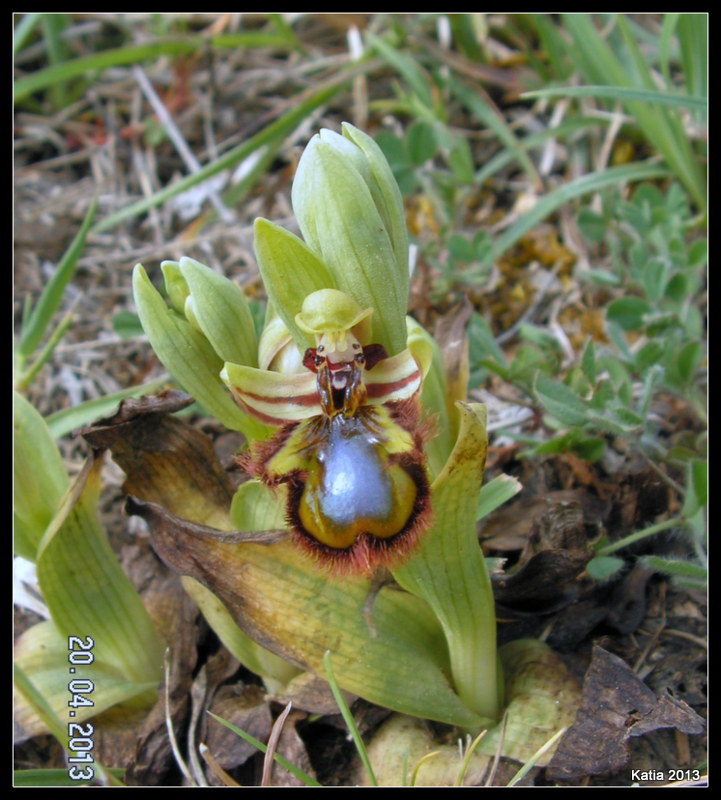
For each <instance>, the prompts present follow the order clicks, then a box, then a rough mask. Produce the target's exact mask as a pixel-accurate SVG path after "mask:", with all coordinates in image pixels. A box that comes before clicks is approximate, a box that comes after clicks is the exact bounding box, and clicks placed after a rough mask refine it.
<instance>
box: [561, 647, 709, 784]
mask: <svg viewBox="0 0 721 800" xmlns="http://www.w3.org/2000/svg"><path fill="white" fill-rule="evenodd" d="M658 728H676V729H678V730H679V731H681V732H682V733H687V734H698V733H701V732H702V731H703V728H704V722H703V720H702V719H701V717H699V716H698V714H696V712H695V711H693V709H691V708H690V707H689V706H688V705H686V703H684V702H683V701H681V700H676V699H674V698H672V697H671V696H670V695H662V696H661V697H660V698H657V697H656V695H655V694H654V692H653V691H651V689H649V688H648V686H646V685H645V684H644V683H643V682H642V681H641V680H640V679H639V678H638V677H637V676H636V675H635V674H634V672H633V670H632V669H631V668H630V667H629V666H628V665H627V664H626V663H625V662H624V661H622V660H621V659H620V658H618V657H617V656H614V655H613V654H611V653H609V652H607V651H606V650H604V649H603V648H601V647H598V646H596V647H595V648H594V650H593V657H592V659H591V664H590V666H589V668H588V670H587V672H586V677H585V680H584V684H583V693H582V700H581V708H580V709H579V712H578V715H577V716H576V721H575V722H574V723H573V725H572V726H571V728H570V729H569V730H568V732H567V733H566V735H565V736H564V737H563V739H562V740H561V742H560V743H559V746H558V749H557V751H556V754H555V755H554V757H553V760H552V761H551V763H550V764H549V766H548V767H547V770H546V774H547V776H548V777H549V778H550V779H551V780H558V781H574V780H577V779H579V778H583V777H585V776H588V775H605V774H613V773H615V772H618V771H619V770H620V769H622V768H623V767H624V765H625V764H626V762H627V760H628V756H629V753H628V745H627V741H628V739H629V737H632V736H642V735H644V734H646V733H649V732H650V731H653V730H656V729H658Z"/></svg>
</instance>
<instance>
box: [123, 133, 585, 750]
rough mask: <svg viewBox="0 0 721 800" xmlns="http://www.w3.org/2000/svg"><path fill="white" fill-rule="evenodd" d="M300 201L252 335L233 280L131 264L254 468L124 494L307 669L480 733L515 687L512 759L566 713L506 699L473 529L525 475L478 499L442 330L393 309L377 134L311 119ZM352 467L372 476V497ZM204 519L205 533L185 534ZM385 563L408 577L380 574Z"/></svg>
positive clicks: (173, 359) (173, 349)
mask: <svg viewBox="0 0 721 800" xmlns="http://www.w3.org/2000/svg"><path fill="white" fill-rule="evenodd" d="M293 206H294V210H295V213H296V215H297V217H298V221H299V224H300V228H301V231H302V233H303V235H304V241H302V240H301V239H299V238H298V237H296V236H294V235H292V234H290V233H288V232H287V231H285V230H283V229H282V228H280V227H278V226H277V225H275V224H273V223H271V222H268V221H266V220H258V221H257V222H256V226H255V231H256V240H255V250H256V256H257V259H258V264H259V267H260V271H261V275H262V277H263V279H264V283H265V287H266V289H267V292H268V297H269V307H268V312H269V313H268V316H267V320H266V326H265V329H264V331H263V333H262V334H261V336H260V339H259V341H258V344H257V346H256V345H255V332H254V327H253V324H252V320H251V318H250V314H249V313H248V311H247V309H245V308H244V304H245V300H244V298H243V296H242V294H241V293H240V292H239V290H238V289H237V288H236V287H235V286H234V285H233V284H232V283H231V282H230V281H228V280H227V279H225V278H221V277H219V276H218V275H217V274H215V273H213V272H212V271H211V270H209V269H208V268H206V267H204V266H203V265H201V264H199V263H198V262H195V261H193V260H192V259H187V258H185V259H181V260H180V262H177V263H176V262H166V263H165V264H164V265H163V272H164V276H165V282H166V291H167V295H168V299H169V301H170V307H168V305H167V304H166V302H165V301H164V300H163V298H162V297H161V295H160V294H159V293H158V292H157V291H156V290H155V289H154V288H153V287H152V285H151V284H150V281H149V280H148V277H147V275H146V273H145V271H144V270H143V269H142V267H140V266H138V267H137V268H136V272H135V278H134V291H135V300H136V304H137V307H138V312H139V316H140V319H141V321H142V323H143V327H144V329H145V331H146V333H147V334H148V337H149V339H150V341H151V343H152V345H153V347H154V349H155V351H156V353H157V354H158V356H159V357H160V358H161V360H162V361H163V363H164V364H165V366H166V367H167V368H168V370H169V371H170V372H171V373H172V374H173V375H174V376H175V377H176V380H177V381H178V382H179V384H180V385H181V386H182V387H183V388H184V389H185V390H186V391H188V392H189V393H190V394H191V395H192V396H194V397H195V398H196V399H197V400H199V402H200V403H201V405H202V406H203V407H204V408H205V409H207V410H208V411H210V412H211V413H214V414H215V415H216V416H218V418H219V419H221V420H222V421H223V422H224V423H225V424H226V425H227V426H228V427H231V428H233V429H235V430H240V431H242V432H243V433H244V434H245V435H246V437H247V438H248V440H249V441H250V443H251V449H250V451H249V453H248V454H246V455H245V456H243V458H242V464H243V465H244V466H245V467H246V469H247V470H248V471H249V472H250V473H251V475H253V476H254V478H255V479H254V480H251V481H248V482H247V483H244V484H242V485H241V486H240V488H239V489H238V490H237V492H236V493H235V496H234V498H233V501H232V504H231V506H230V508H228V507H222V506H219V507H217V508H215V510H214V511H213V512H212V515H209V514H208V511H206V512H204V517H203V518H202V519H200V518H198V517H197V516H196V517H193V516H192V514H197V510H196V511H193V510H192V509H188V508H184V506H183V503H182V502H181V500H182V498H181V500H179V501H177V502H175V503H174V504H172V505H171V507H170V508H168V507H167V506H166V508H165V509H160V508H158V507H155V506H151V505H150V504H147V503H141V502H137V501H133V503H132V510H133V511H134V512H135V513H140V514H142V515H143V516H144V517H145V518H146V519H147V520H148V521H149V522H150V524H151V528H152V529H153V535H154V542H155V546H156V549H157V550H158V552H159V554H160V555H161V557H163V558H164V559H165V560H166V561H167V563H169V565H170V566H173V567H175V568H176V569H179V570H180V571H181V572H183V573H185V574H186V575H192V576H193V577H194V578H196V579H197V580H199V581H200V582H201V583H202V584H204V585H205V587H207V589H209V590H210V591H211V592H213V593H214V594H215V595H217V597H218V598H219V599H220V600H221V601H222V605H223V606H224V608H225V610H226V613H228V614H229V615H230V616H232V617H233V618H234V619H235V621H236V622H237V624H238V625H239V626H240V627H241V628H242V629H243V630H244V631H245V633H246V634H247V635H248V636H249V637H250V638H251V639H254V640H255V641H256V643H257V646H259V647H262V648H263V650H264V651H266V650H269V651H271V652H275V653H277V654H278V655H281V656H282V657H285V658H287V659H288V660H289V661H291V662H292V663H295V664H300V665H302V666H303V667H304V668H305V669H307V670H310V671H314V672H316V673H318V674H321V675H322V674H323V673H324V658H325V653H326V651H330V652H331V654H332V658H333V663H334V669H335V674H336V678H337V680H338V684H339V685H340V686H341V687H342V688H344V689H346V690H348V691H351V692H354V693H356V694H360V695H361V696H363V697H365V698H367V699H369V700H371V701H373V702H376V703H379V704H381V705H385V706H388V707H390V708H392V709H396V710H398V711H402V712H404V713H408V714H413V715H416V716H419V717H427V718H431V719H438V720H441V721H445V722H448V723H451V724H455V725H457V726H459V727H461V728H463V729H465V730H473V731H475V732H476V733H477V732H478V731H479V730H480V729H481V728H483V727H492V728H495V727H496V726H497V724H498V720H499V718H500V715H501V713H502V710H503V708H504V707H506V704H507V702H510V709H511V710H510V712H509V713H510V714H511V717H512V718H514V719H515V722H514V723H513V724H512V727H513V729H514V733H513V735H511V736H510V738H509V739H508V742H510V743H511V744H510V745H509V747H511V748H512V749H513V748H516V749H517V748H521V749H522V751H523V752H524V753H526V752H528V750H527V749H523V748H525V747H526V746H527V745H526V737H525V733H528V731H529V730H533V731H535V734H536V735H538V736H540V737H543V741H545V739H546V738H548V735H550V732H551V731H550V730H549V729H548V725H551V726H552V727H553V729H554V730H556V729H557V727H561V726H562V724H565V723H563V722H562V719H566V717H565V715H566V713H567V711H568V710H569V709H567V707H566V705H565V704H564V703H562V704H561V705H560V706H558V705H555V709H556V711H554V713H551V714H550V716H549V717H548V719H545V720H543V721H542V722H541V721H532V722H529V721H523V720H522V716H523V715H522V713H521V711H520V708H521V706H522V702H521V700H520V699H519V693H520V694H523V693H524V692H525V691H526V689H527V690H528V691H533V690H532V688H531V687H526V688H524V689H521V687H520V685H519V686H515V687H514V688H513V689H512V691H511V692H510V695H509V697H507V698H505V699H504V693H505V690H504V681H503V677H502V673H501V671H500V667H499V663H500V662H499V660H498V658H497V653H496V644H495V639H496V634H495V611H494V604H493V596H492V593H491V588H490V582H489V579H488V575H487V572H486V568H485V563H484V559H483V556H482V554H481V551H480V550H479V548H478V543H477V539H476V527H475V526H476V519H477V515H478V513H479V508H480V509H481V511H482V513H487V512H488V510H490V509H492V508H495V507H496V506H497V505H498V503H500V502H503V501H504V500H506V499H508V496H509V492H508V489H509V487H510V488H511V494H512V493H513V492H515V491H516V490H517V488H518V487H517V485H514V484H513V482H512V481H506V482H505V483H504V482H503V481H502V480H501V481H496V482H494V483H493V485H489V487H488V490H487V491H486V492H485V493H484V494H483V495H482V496H481V493H480V489H481V485H480V484H481V474H482V466H483V462H484V460H485V452H486V443H487V437H486V433H485V414H484V409H483V408H482V407H480V406H477V405H472V404H466V403H465V402H463V401H464V399H465V384H464V382H463V381H459V380H456V379H454V380H448V379H447V377H446V373H445V370H444V368H443V365H442V362H441V359H440V354H439V351H438V348H437V345H436V344H435V342H434V341H433V340H432V339H431V337H430V336H429V335H428V334H427V333H426V332H425V331H424V330H423V329H422V328H421V327H420V326H419V325H418V324H417V323H415V322H414V321H412V320H407V319H406V316H405V311H406V303H407V292H408V269H407V248H408V245H407V238H406V230H405V220H404V215H403V210H402V201H401V196H400V193H399V191H398V188H397V185H396V183H395V181H394V179H393V177H392V175H391V171H390V169H389V167H388V164H387V162H386V160H385V158H384V157H383V155H382V153H381V151H380V149H379V148H378V146H377V145H376V144H375V143H374V142H373V141H372V140H371V139H370V138H369V137H368V136H366V135H365V134H363V133H362V132H360V131H359V130H357V129H355V128H353V127H352V126H350V125H344V126H343V135H342V136H339V135H338V134H335V133H331V132H330V131H324V132H322V133H321V135H320V136H318V137H315V138H314V139H313V140H312V141H311V143H310V144H309V145H308V147H307V148H306V151H305V153H304V155H303V158H302V159H301V162H300V164H299V167H298V172H297V176H296V179H295V183H294V185H293ZM349 221H352V224H350V222H349ZM460 366H461V374H462V373H463V369H462V365H460ZM226 386H227V387H228V388H230V390H231V393H232V397H234V398H235V400H236V401H237V402H236V403H233V402H232V400H231V395H229V394H228V392H227V388H226ZM421 387H422V388H421ZM419 402H420V403H421V404H422V408H423V413H424V414H425V415H433V417H434V418H435V419H436V427H437V431H438V433H437V435H436V436H435V437H433V438H429V437H428V434H425V433H423V430H424V427H423V426H422V425H421V426H420V427H418V426H416V425H415V424H409V421H413V420H416V419H417V414H418V413H419V412H418V411H417V410H416V409H417V406H416V404H417V403H419ZM274 430H275V431H276V432H275V433H274ZM334 437H335V438H334ZM348 448H350V449H351V451H352V452H351V453H348V452H346V451H347V450H348ZM377 464H384V465H385V466H384V467H383V469H382V470H380V471H379V470H377V469H376V465H377ZM359 471H360V472H359ZM363 476H365V477H363ZM184 477H185V479H186V480H187V476H184ZM362 478H363V479H362ZM365 478H368V479H371V478H372V481H373V482H374V483H373V485H375V483H377V484H378V486H377V487H376V488H377V491H373V492H370V493H366V491H365V489H366V488H367V483H366V481H365ZM131 480H132V478H131ZM174 494H175V495H176V496H177V495H180V494H182V492H178V491H177V489H176V492H175V493H174ZM144 496H145V497H146V499H151V497H152V493H151V495H150V496H149V494H148V492H147V491H144ZM166 496H167V492H166ZM479 503H480V505H479ZM284 508H285V512H284ZM169 512H170V513H169ZM184 514H188V515H189V516H187V517H186V519H185V520H183V519H182V518H181V517H182V516H183V515H184ZM211 516H212V520H213V522H212V524H213V526H214V527H215V528H216V529H217V530H215V531H211V530H210V529H209V528H207V527H203V528H202V529H200V528H198V526H197V523H199V522H200V523H202V524H203V525H204V526H207V525H208V524H209V520H210V519H211ZM279 529H280V531H281V532H282V531H283V530H285V531H286V532H287V533H288V534H289V535H286V536H282V535H281V536H280V537H279ZM171 540H172V542H173V543H174V544H173V545H172V546H170V542H171ZM263 541H265V542H266V544H265V545H264V546H263V545H261V544H259V543H260V542H263ZM298 545H300V546H298ZM191 553H192V554H193V555H191ZM191 564H195V565H196V566H197V569H196V568H195V567H193V566H191ZM385 570H390V572H391V573H392V576H393V578H394V580H395V582H396V583H397V584H398V585H399V586H400V587H402V588H403V589H404V591H402V592H399V591H392V590H388V589H385V588H382V583H381V582H380V579H382V577H383V574H384V571H385ZM209 619H210V622H211V624H214V619H213V617H212V616H211V617H209ZM537 644H538V643H534V644H533V646H532V648H531V649H533V648H535V647H536V645H537ZM538 646H540V647H542V648H543V647H544V646H543V645H540V644H538ZM533 652H534V653H535V652H536V651H535V650H533ZM533 657H534V658H535V657H536V656H535V655H534V656H533ZM503 659H504V656H503V654H502V653H501V660H503ZM509 663H510V664H511V665H510V666H509V675H510V674H512V673H513V672H514V668H513V665H512V663H511V662H509ZM509 685H511V684H509ZM554 704H555V701H554ZM513 709H516V711H515V712H514V710H513ZM556 712H559V713H560V717H559V716H558V714H557V713H556ZM556 723H558V725H557V727H554V726H556ZM536 725H539V726H540V727H538V728H536V727H535V726H536ZM493 740H494V737H493V736H489V737H488V741H489V742H492V741H493ZM488 746H489V747H490V746H493V745H490V744H489V745H488ZM533 749H535V748H533ZM533 749H532V750H531V752H532V751H533Z"/></svg>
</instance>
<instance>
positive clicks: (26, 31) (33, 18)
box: [13, 12, 41, 55]
mask: <svg viewBox="0 0 721 800" xmlns="http://www.w3.org/2000/svg"><path fill="white" fill-rule="evenodd" d="M40 17H41V15H40V14H38V13H37V12H34V13H32V14H23V16H22V18H21V19H20V21H19V22H18V24H17V25H16V26H15V28H14V30H13V55H17V54H18V53H19V52H20V51H21V50H22V49H23V47H25V42H27V40H28V39H29V38H30V35H31V34H32V32H33V30H34V29H35V26H36V25H37V24H38V22H39V21H40Z"/></svg>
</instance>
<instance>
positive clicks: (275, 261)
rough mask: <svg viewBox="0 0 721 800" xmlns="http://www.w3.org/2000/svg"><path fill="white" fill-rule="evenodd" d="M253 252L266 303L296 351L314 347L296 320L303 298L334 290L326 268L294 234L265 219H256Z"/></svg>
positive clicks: (333, 281) (336, 286) (334, 283)
mask: <svg viewBox="0 0 721 800" xmlns="http://www.w3.org/2000/svg"><path fill="white" fill-rule="evenodd" d="M253 231H254V249H255V257H256V260H257V261H258V269H259V270H260V274H261V277H262V278H263V284H264V286H265V290H266V292H267V293H268V300H269V301H270V303H271V304H272V306H273V308H274V310H275V312H276V313H277V315H278V316H279V317H280V318H281V319H282V320H283V322H284V323H285V326H286V328H288V330H289V331H290V334H291V336H292V337H293V341H294V342H295V344H296V346H297V348H298V350H300V352H301V353H303V352H304V351H305V350H306V348H308V347H314V346H315V342H314V341H313V337H312V336H309V335H308V334H307V333H305V332H304V331H303V330H302V329H301V328H299V327H298V325H297V323H296V321H295V317H296V315H297V314H298V313H300V310H301V308H302V307H303V301H304V300H305V298H306V297H307V296H308V295H309V294H312V293H313V292H316V291H318V290H320V289H337V288H338V285H337V282H336V280H335V278H334V277H333V275H332V273H331V271H330V270H329V269H328V267H327V266H326V265H325V264H324V263H323V262H322V261H321V259H320V258H319V257H318V256H317V255H316V254H314V253H313V252H312V251H311V250H310V249H309V248H308V246H307V245H306V244H305V243H304V242H303V241H301V240H300V239H299V238H298V237H297V236H295V235H294V234H292V233H290V232H288V231H286V230H284V229H283V228H281V227H280V226H279V225H276V224H275V223H273V222H269V221H268V220H267V219H262V218H260V219H256V221H255V224H254V228H253Z"/></svg>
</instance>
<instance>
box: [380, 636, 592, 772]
mask: <svg viewBox="0 0 721 800" xmlns="http://www.w3.org/2000/svg"><path fill="white" fill-rule="evenodd" d="M499 654H500V657H501V660H502V662H503V666H504V668H505V671H506V695H507V698H508V706H507V714H506V720H505V724H503V723H499V724H497V725H494V726H492V727H490V728H489V729H488V730H487V731H486V732H485V734H484V735H483V736H482V737H480V739H479V741H477V742H476V744H475V749H474V750H473V752H472V753H470V754H469V753H466V754H465V756H464V754H463V752H462V751H459V748H458V747H457V746H455V745H450V744H443V743H440V742H438V741H436V740H434V738H433V734H432V732H431V731H430V730H429V728H428V726H427V725H426V724H425V723H424V722H423V721H422V720H416V719H412V718H410V717H407V716H401V715H399V714H394V715H392V716H391V717H390V718H389V719H388V720H387V721H386V722H384V723H383V725H382V726H381V727H380V728H379V729H378V730H377V732H376V733H375V734H374V735H373V737H372V739H371V741H370V742H369V743H368V755H369V758H370V761H371V764H372V766H373V770H374V772H375V775H376V777H377V779H378V785H380V786H408V785H415V786H464V785H465V786H479V785H481V783H482V782H483V781H484V780H485V779H486V778H487V776H488V769H489V767H490V764H491V762H492V760H493V758H494V756H496V755H497V754H498V753H500V755H502V756H504V757H506V758H509V759H513V760H514V761H520V762H521V763H527V762H529V761H530V760H531V759H533V758H534V757H535V758H536V760H535V762H534V765H535V766H546V765H547V764H548V763H549V762H550V760H551V758H552V757H553V754H554V753H555V751H556V748H557V746H558V741H559V740H558V739H557V740H556V741H555V742H553V743H552V745H551V746H550V747H547V748H546V749H545V750H544V751H543V752H542V754H541V755H540V756H539V755H538V751H539V750H541V749H542V748H543V747H544V746H545V745H547V744H548V743H549V741H550V740H552V738H553V737H554V736H557V735H558V734H559V733H560V732H562V731H563V730H564V729H565V728H568V727H569V726H570V725H571V724H572V723H573V720H574V718H575V716H576V712H577V710H578V707H579V705H580V702H581V691H580V688H579V687H578V684H577V683H576V681H575V679H574V677H573V675H572V674H571V673H570V672H569V670H568V668H567V667H566V666H565V665H564V664H563V662H561V661H560V660H559V659H558V658H557V657H556V656H555V655H554V654H553V653H552V652H551V650H550V648H549V647H548V646H547V645H545V644H543V642H539V641H537V640H528V639H525V640H520V641H517V642H511V643H509V644H508V645H504V647H502V648H501V649H500V651H499ZM429 755H432V756H433V757H432V758H430V757H429Z"/></svg>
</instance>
